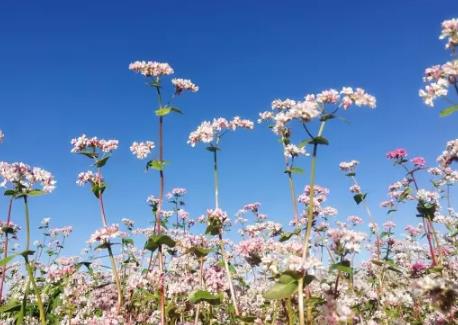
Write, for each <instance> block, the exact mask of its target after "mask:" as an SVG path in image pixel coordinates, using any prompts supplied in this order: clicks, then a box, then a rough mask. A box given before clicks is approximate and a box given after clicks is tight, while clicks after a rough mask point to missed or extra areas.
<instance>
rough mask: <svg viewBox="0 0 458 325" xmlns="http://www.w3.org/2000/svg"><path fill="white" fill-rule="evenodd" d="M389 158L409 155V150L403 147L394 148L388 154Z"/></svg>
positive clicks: (397, 158)
mask: <svg viewBox="0 0 458 325" xmlns="http://www.w3.org/2000/svg"><path fill="white" fill-rule="evenodd" d="M386 157H387V158H388V159H394V160H401V159H404V158H406V157H407V151H406V150H405V149H403V148H398V149H395V150H392V151H390V152H388V153H387V154H386Z"/></svg>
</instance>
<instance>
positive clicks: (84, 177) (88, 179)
mask: <svg viewBox="0 0 458 325" xmlns="http://www.w3.org/2000/svg"><path fill="white" fill-rule="evenodd" d="M86 183H90V184H91V185H94V184H99V185H100V184H103V176H102V175H100V174H99V173H93V172H92V171H90V170H88V171H87V172H81V173H79V174H78V179H77V180H76V184H78V185H79V186H83V185H84V184H86Z"/></svg>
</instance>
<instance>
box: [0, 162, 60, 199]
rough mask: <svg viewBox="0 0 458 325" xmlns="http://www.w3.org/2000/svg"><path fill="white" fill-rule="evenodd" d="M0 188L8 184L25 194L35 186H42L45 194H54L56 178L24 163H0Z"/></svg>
mask: <svg viewBox="0 0 458 325" xmlns="http://www.w3.org/2000/svg"><path fill="white" fill-rule="evenodd" d="M0 177H1V178H3V179H2V180H0V187H6V186H7V185H8V183H9V184H10V185H11V186H12V187H13V189H15V190H20V191H21V192H23V193H26V192H28V191H31V190H33V189H34V186H37V185H40V186H41V190H42V191H43V192H48V193H49V192H52V191H54V189H55V188H56V181H55V179H54V176H53V175H52V174H51V173H50V172H48V171H46V170H44V169H42V168H39V167H31V166H29V165H27V164H24V163H22V162H15V163H11V164H10V163H7V162H3V161H0Z"/></svg>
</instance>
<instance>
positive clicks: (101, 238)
mask: <svg viewBox="0 0 458 325" xmlns="http://www.w3.org/2000/svg"><path fill="white" fill-rule="evenodd" d="M125 236H126V233H124V232H122V231H120V230H119V225H116V224H114V225H110V226H106V227H103V228H100V229H98V230H96V231H95V232H94V233H93V234H92V235H91V237H90V238H89V240H88V243H89V244H95V243H100V244H106V243H109V242H110V239H115V238H122V237H125Z"/></svg>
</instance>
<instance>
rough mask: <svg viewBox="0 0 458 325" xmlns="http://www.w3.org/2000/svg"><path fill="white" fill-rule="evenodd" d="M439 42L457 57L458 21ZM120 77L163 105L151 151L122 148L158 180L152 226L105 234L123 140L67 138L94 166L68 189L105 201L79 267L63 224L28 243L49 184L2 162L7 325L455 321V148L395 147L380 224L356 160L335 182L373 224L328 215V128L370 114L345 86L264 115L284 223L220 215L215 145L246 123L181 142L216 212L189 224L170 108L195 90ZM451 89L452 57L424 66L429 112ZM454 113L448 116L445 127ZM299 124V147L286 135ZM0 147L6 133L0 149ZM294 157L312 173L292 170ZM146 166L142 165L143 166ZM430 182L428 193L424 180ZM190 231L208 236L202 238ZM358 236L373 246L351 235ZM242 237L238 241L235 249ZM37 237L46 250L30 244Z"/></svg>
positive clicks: (43, 229) (153, 77) (254, 215)
mask: <svg viewBox="0 0 458 325" xmlns="http://www.w3.org/2000/svg"><path fill="white" fill-rule="evenodd" d="M440 38H441V39H446V41H447V44H446V48H447V49H448V50H450V51H451V52H452V56H453V55H455V49H456V48H457V47H458V19H452V20H447V21H444V22H443V23H442V34H441V35H440ZM129 69H130V70H131V71H133V72H135V73H139V74H140V75H142V76H143V77H144V78H146V79H147V81H148V85H149V86H150V87H151V89H152V90H153V91H154V92H155V93H156V95H157V100H158V104H157V107H156V111H155V115H156V119H157V132H158V138H157V139H156V140H155V142H153V141H151V140H143V141H138V142H134V143H132V145H131V146H130V151H131V152H132V154H133V155H134V156H135V157H136V158H138V159H139V160H143V161H145V162H146V169H147V170H148V171H149V172H150V173H154V174H158V176H159V177H158V184H157V193H155V195H151V196H149V197H148V198H147V199H146V204H147V205H148V206H149V207H150V208H151V221H152V222H151V227H148V228H139V227H136V225H135V221H134V220H130V219H122V220H121V222H122V224H117V223H113V220H110V219H109V217H108V216H107V215H106V213H105V207H104V204H105V202H104V193H105V191H106V190H109V188H108V187H107V186H106V180H105V178H104V173H103V171H104V168H106V166H107V165H109V163H110V162H111V160H110V157H111V154H112V153H113V151H115V150H117V149H118V145H119V143H118V141H117V140H114V139H108V140H106V139H99V138H97V137H89V136H86V135H84V134H83V135H81V136H79V137H76V138H75V139H73V140H71V152H72V153H73V154H75V158H78V159H85V160H86V161H87V162H88V166H89V169H88V170H87V171H83V172H81V173H79V175H78V176H77V181H76V183H77V184H78V185H79V186H81V187H83V188H86V189H88V190H89V191H88V192H89V193H88V195H91V196H93V197H94V200H97V201H98V204H99V213H100V228H99V229H94V232H93V234H92V235H91V236H90V238H86V239H84V241H85V242H86V243H87V250H86V251H87V253H86V254H83V255H82V256H63V254H62V250H63V248H64V243H65V239H66V238H67V237H68V236H70V235H71V233H72V227H71V226H66V227H61V228H56V227H53V226H52V224H51V221H50V220H49V219H44V220H42V222H41V226H40V227H39V229H38V230H35V229H30V218H31V216H32V215H33V210H32V211H30V209H29V203H30V201H33V200H39V199H40V198H39V196H41V195H44V194H49V193H51V192H53V190H54V189H55V187H56V181H55V180H54V177H53V175H52V174H51V173H50V172H48V171H46V170H44V169H42V168H39V167H33V166H29V165H27V164H25V163H22V162H12V163H11V162H3V161H2V162H0V185H1V186H2V187H3V188H4V194H5V200H4V201H5V202H7V204H6V205H2V208H3V207H5V209H6V213H5V215H4V216H5V217H4V218H2V220H0V236H1V248H0V252H1V254H2V257H1V258H0V303H1V305H0V322H1V324H41V325H45V324H162V325H163V324H183V325H184V324H259V325H260V324H266V325H267V324H269V325H270V324H277V325H278V324H301V325H303V324H315V323H320V324H457V323H458V282H457V281H458V212H456V211H455V210H454V209H453V207H452V205H451V197H450V196H451V195H450V193H451V192H450V187H451V186H453V185H454V184H455V183H457V182H458V170H456V169H454V166H453V165H454V164H455V162H456V161H458V139H455V140H450V141H449V142H448V143H446V144H444V149H443V150H438V153H437V154H438V157H437V161H436V162H435V163H433V164H428V163H427V162H426V161H425V159H424V158H423V157H421V156H414V157H411V156H409V155H408V152H407V150H406V149H403V148H398V149H394V150H392V151H390V152H388V153H387V154H386V158H387V159H389V160H391V161H392V162H393V163H394V166H395V168H399V169H401V170H402V171H403V173H404V177H403V178H402V179H399V180H397V181H395V182H393V183H392V184H391V185H390V186H389V188H388V196H387V199H386V200H385V201H383V202H382V203H381V206H382V207H384V208H386V216H384V217H383V218H382V217H378V218H377V219H376V218H375V216H374V215H373V213H372V212H371V207H370V206H369V204H368V202H367V200H366V197H367V193H366V192H365V190H364V184H360V183H359V181H358V168H364V167H359V166H358V165H359V162H358V161H356V160H352V161H347V162H341V163H340V165H339V166H336V168H340V170H341V171H342V184H343V186H346V187H347V186H349V191H348V192H349V193H348V199H349V200H353V201H354V204H355V205H360V206H362V207H363V208H364V209H363V210H364V211H366V215H365V216H364V217H362V216H356V215H352V216H348V217H342V216H338V212H337V209H336V208H334V207H332V206H328V205H327V204H326V201H327V198H328V196H329V193H330V192H329V189H327V188H325V187H323V186H320V185H319V180H316V177H315V175H316V170H317V168H320V166H317V156H318V155H319V153H320V150H321V149H322V148H323V147H324V146H326V145H328V140H327V138H326V137H325V134H326V128H328V127H332V124H333V123H334V122H335V118H336V117H339V116H340V115H339V114H341V113H342V114H344V113H345V111H347V110H350V109H356V108H357V107H362V108H368V109H374V108H375V106H376V99H375V97H374V96H372V95H371V94H369V93H367V92H366V91H365V90H364V89H362V88H356V89H353V88H351V87H342V88H341V89H339V90H336V89H328V90H324V91H322V92H319V93H316V94H307V95H305V96H304V97H303V98H301V99H299V100H293V99H284V100H280V99H277V100H274V101H273V102H272V108H271V110H268V111H265V112H261V113H260V114H259V120H258V121H257V124H259V127H263V126H265V127H269V128H271V130H272V133H273V135H274V137H272V145H275V138H277V139H278V140H279V141H278V142H279V143H280V145H281V146H282V147H283V153H284V154H283V157H279V159H284V167H285V170H284V174H285V191H289V192H290V196H291V202H288V204H291V205H292V211H293V214H292V215H291V218H290V220H288V221H286V222H285V224H279V223H276V222H273V221H271V220H269V218H268V216H267V215H266V214H264V213H263V212H264V211H263V209H262V206H261V204H260V203H258V202H254V203H247V202H241V204H244V205H242V207H241V209H240V210H239V212H238V213H237V214H236V215H235V216H229V215H228V214H227V213H226V212H225V211H224V209H223V207H221V206H220V204H219V201H220V200H219V191H218V189H219V183H218V176H219V174H218V173H219V171H218V166H219V164H224V161H219V160H218V158H219V157H218V153H219V151H220V150H222V149H223V148H224V141H223V139H224V138H225V137H227V136H229V137H230V133H231V132H233V131H241V129H242V131H243V130H244V131H246V132H247V136H249V134H248V133H250V132H252V131H251V130H253V129H254V127H255V124H256V123H255V122H253V121H250V120H247V119H243V118H241V117H239V116H236V117H233V118H231V119H226V118H223V117H219V118H214V119H212V120H209V121H204V122H202V123H201V124H200V125H199V126H198V127H197V128H196V129H195V130H194V131H192V132H191V133H190V135H189V139H188V145H190V146H192V147H196V150H198V149H197V148H198V147H203V148H205V149H206V150H208V152H209V154H208V159H211V161H212V162H213V170H212V171H209V172H212V173H213V175H214V183H213V184H211V186H213V192H214V206H212V207H210V208H209V209H208V210H207V211H206V212H205V213H204V214H203V215H201V216H199V217H196V218H193V217H191V216H190V215H189V213H188V212H187V211H186V210H185V201H186V194H187V190H186V189H184V188H170V189H168V188H167V183H166V174H167V173H166V172H167V160H166V159H165V157H164V137H166V136H167V130H164V124H166V123H165V122H166V121H167V120H168V119H170V118H172V117H173V116H175V114H176V113H181V110H180V109H179V108H177V107H175V106H174V104H173V102H174V99H175V98H176V97H177V96H183V95H185V94H186V93H196V92H198V90H199V87H198V86H197V85H195V84H194V83H193V82H192V81H191V80H188V79H181V78H175V79H172V80H171V83H169V82H168V81H167V80H168V78H169V77H168V76H170V75H172V74H173V73H174V71H173V68H172V67H171V66H170V65H169V64H167V63H159V62H151V61H147V62H146V61H137V62H134V63H131V64H130V65H129ZM457 78H458V59H452V60H451V61H449V62H447V63H445V64H442V65H434V66H432V67H431V68H427V69H426V71H425V75H424V82H425V84H426V85H425V88H424V89H422V90H420V91H419V95H420V97H421V98H422V99H423V100H424V102H425V104H427V105H429V106H434V104H435V103H437V101H438V100H439V99H440V98H443V99H446V100H447V101H452V102H453V96H450V94H452V93H454V92H455V91H456V92H457V93H458V79H457ZM452 95H453V94H452ZM456 111H458V105H456V104H455V105H452V106H450V107H448V108H445V109H443V110H442V111H441V113H440V114H441V115H442V116H447V115H451V114H452V113H454V112H456ZM294 125H296V127H297V126H300V128H301V129H302V130H303V134H297V133H295V134H294V135H295V136H294V137H293V136H292V132H291V127H292V126H294ZM4 137H5V135H4V134H3V133H2V132H1V131H0V142H2V141H3V139H4ZM184 145H185V144H184ZM175 150H177V149H175ZM76 156H78V157H76ZM150 156H151V157H152V156H154V157H155V159H149V158H148V157H150ZM300 156H305V159H304V160H303V161H306V162H307V164H308V165H307V166H306V168H304V166H302V167H300V166H299V165H298V158H299V157H300ZM144 166H145V163H143V162H141V163H139V167H138V168H144ZM305 172H307V173H309V175H310V177H309V180H310V183H309V184H308V185H307V186H306V187H305V188H304V189H301V191H300V192H297V187H296V186H295V181H296V179H297V177H301V174H303V173H305ZM425 175H426V176H427V178H429V180H430V181H429V182H424V181H423V180H424V179H425V178H426V177H425ZM408 202H410V203H409V204H407V205H408V206H412V207H415V208H414V209H413V210H412V211H411V213H412V214H414V215H416V216H417V217H418V224H415V225H409V226H407V227H405V229H397V227H396V224H395V222H394V221H393V220H395V218H394V217H393V216H395V215H396V211H397V209H398V207H399V206H400V205H403V204H405V203H408ZM17 205H23V206H24V211H25V215H24V225H25V227H24V228H23V229H21V228H20V227H19V226H18V225H17V224H16V223H17V222H18V220H13V219H12V218H11V210H12V207H13V206H17ZM376 220H385V221H381V223H380V224H379V223H377V222H376ZM198 223H201V224H203V225H204V228H205V232H204V233H199V232H198V231H197V230H196V228H197V227H195V225H196V224H198ZM361 224H364V226H367V228H366V229H367V231H366V232H361V231H359V230H360V229H363V228H361ZM358 225H359V226H358ZM356 226H358V227H356ZM236 228H237V229H238V230H239V232H240V234H239V235H238V236H235V235H232V233H233V232H235V229H236ZM231 229H232V230H231ZM32 231H37V232H38V233H41V234H43V238H44V239H43V240H42V241H38V242H36V243H34V244H33V245H32V243H31V239H30V238H31V232H32ZM229 231H232V233H231V235H230V236H229V233H228V232H229ZM18 233H21V236H20V238H21V239H23V240H21V241H19V239H18ZM229 238H231V239H233V238H239V239H238V240H236V241H234V240H230V239H229Z"/></svg>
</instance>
